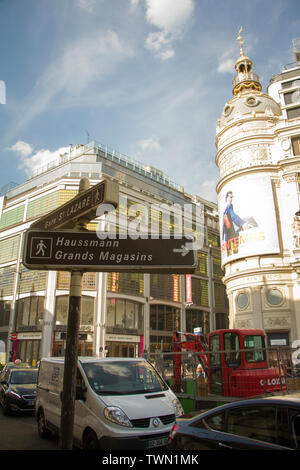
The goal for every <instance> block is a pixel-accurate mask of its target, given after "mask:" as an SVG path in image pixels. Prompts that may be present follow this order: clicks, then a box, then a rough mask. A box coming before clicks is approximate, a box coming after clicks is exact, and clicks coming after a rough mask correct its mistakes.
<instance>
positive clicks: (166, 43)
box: [145, 0, 194, 60]
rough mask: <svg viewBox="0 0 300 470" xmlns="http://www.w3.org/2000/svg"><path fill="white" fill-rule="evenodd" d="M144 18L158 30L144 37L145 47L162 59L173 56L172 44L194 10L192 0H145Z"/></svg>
mask: <svg viewBox="0 0 300 470" xmlns="http://www.w3.org/2000/svg"><path fill="white" fill-rule="evenodd" d="M145 2H146V19H147V21H148V23H150V24H151V25H152V26H155V27H156V28H158V31H156V32H152V33H150V34H149V35H148V37H147V39H146V48H147V49H149V50H150V51H152V52H153V53H154V56H155V57H159V58H161V59H163V60H166V59H170V58H171V57H173V56H174V53H175V52H174V49H173V47H172V44H173V42H174V41H176V40H178V39H180V37H181V36H182V32H183V28H184V26H185V25H186V23H187V21H188V20H189V19H190V17H191V15H192V13H193V10H194V0H145Z"/></svg>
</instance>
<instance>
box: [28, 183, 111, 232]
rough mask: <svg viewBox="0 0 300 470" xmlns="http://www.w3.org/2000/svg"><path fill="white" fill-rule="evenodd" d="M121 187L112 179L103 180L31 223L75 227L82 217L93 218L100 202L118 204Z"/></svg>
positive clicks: (42, 226) (36, 226) (47, 227)
mask: <svg viewBox="0 0 300 470" xmlns="http://www.w3.org/2000/svg"><path fill="white" fill-rule="evenodd" d="M118 196H119V188H118V185H117V183H113V182H112V181H106V180H104V181H101V183H98V184H97V185H95V186H92V187H91V188H90V189H88V190H87V191H85V192H84V193H81V194H79V195H77V196H75V197H74V198H73V199H71V200H70V201H68V202H66V203H65V204H63V205H62V206H60V207H58V208H57V209H55V210H54V211H52V212H50V213H49V214H47V215H46V216H44V217H41V218H40V219H39V220H38V221H36V222H35V223H33V224H32V225H31V227H32V228H40V229H42V230H53V229H57V228H71V229H72V228H74V225H75V221H76V220H77V219H79V218H80V217H85V218H87V219H88V220H92V219H94V218H95V217H96V210H97V207H98V206H99V205H100V204H112V205H113V206H114V207H117V205H118Z"/></svg>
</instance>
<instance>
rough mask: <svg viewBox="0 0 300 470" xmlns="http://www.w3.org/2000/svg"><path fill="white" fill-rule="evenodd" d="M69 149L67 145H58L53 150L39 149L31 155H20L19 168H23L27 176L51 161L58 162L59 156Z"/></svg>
mask: <svg viewBox="0 0 300 470" xmlns="http://www.w3.org/2000/svg"><path fill="white" fill-rule="evenodd" d="M24 143H25V142H24ZM27 145H29V144H27ZM69 150H70V148H69V147H60V148H59V149H57V150H54V151H51V150H47V149H41V150H38V151H37V152H36V153H34V154H33V155H31V156H28V155H27V156H26V155H20V162H19V168H20V169H22V170H24V171H25V173H26V174H27V176H29V175H31V174H32V173H33V172H34V171H36V170H38V169H41V168H42V167H46V166H47V165H48V164H49V163H51V162H56V163H58V161H59V156H60V155H63V154H64V153H66V152H69Z"/></svg>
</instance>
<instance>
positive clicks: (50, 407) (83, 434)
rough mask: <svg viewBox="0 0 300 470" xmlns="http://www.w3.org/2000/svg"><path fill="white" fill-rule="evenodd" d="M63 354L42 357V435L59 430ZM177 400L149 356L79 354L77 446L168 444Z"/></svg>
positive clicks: (38, 401)
mask: <svg viewBox="0 0 300 470" xmlns="http://www.w3.org/2000/svg"><path fill="white" fill-rule="evenodd" d="M63 373H64V358H49V359H42V360H41V362H40V368H39V376H38V383H37V398H36V408H35V415H36V419H37V423H38V432H39V435H40V437H42V438H45V437H48V436H49V435H50V434H51V432H54V433H58V432H59V427H60V412H61V397H62V390H63ZM182 414H183V409H182V407H181V404H180V402H179V400H178V399H177V398H176V396H175V395H174V393H173V392H172V390H171V389H170V388H169V387H168V385H167V384H166V382H165V381H164V380H163V379H162V378H161V377H160V375H159V374H158V372H157V371H156V370H155V369H154V367H153V366H152V365H151V364H150V363H149V362H148V361H147V360H145V359H142V358H138V359H133V358H103V359H101V358H98V357H79V358H78V369H77V387H76V402H75V414H74V428H73V438H74V445H76V446H78V447H81V448H83V449H95V448H96V449H105V450H107V449H151V448H154V447H160V446H165V445H166V444H167V439H168V435H169V431H170V430H171V428H172V426H173V424H174V422H175V419H176V417H178V416H180V415H182Z"/></svg>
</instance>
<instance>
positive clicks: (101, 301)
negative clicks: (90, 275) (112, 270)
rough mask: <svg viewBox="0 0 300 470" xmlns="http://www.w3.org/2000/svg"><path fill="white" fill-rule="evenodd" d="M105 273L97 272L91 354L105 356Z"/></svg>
mask: <svg viewBox="0 0 300 470" xmlns="http://www.w3.org/2000/svg"><path fill="white" fill-rule="evenodd" d="M106 296H107V273H97V276H96V302H95V316H94V341H93V354H94V355H95V356H100V357H105V333H106Z"/></svg>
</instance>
